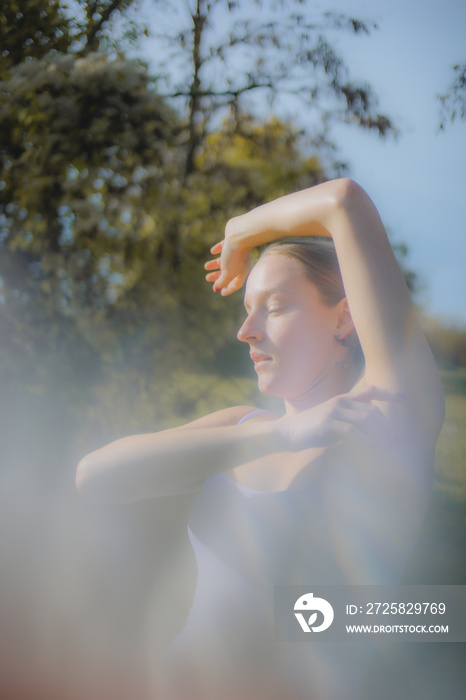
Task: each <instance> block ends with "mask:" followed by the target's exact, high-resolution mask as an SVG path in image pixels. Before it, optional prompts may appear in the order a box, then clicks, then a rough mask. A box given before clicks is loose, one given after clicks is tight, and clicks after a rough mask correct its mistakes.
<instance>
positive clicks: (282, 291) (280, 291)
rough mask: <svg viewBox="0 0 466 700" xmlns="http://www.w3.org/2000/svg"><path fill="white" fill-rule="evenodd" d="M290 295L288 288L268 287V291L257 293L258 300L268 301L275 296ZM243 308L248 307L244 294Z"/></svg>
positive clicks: (263, 290) (290, 291)
mask: <svg viewBox="0 0 466 700" xmlns="http://www.w3.org/2000/svg"><path fill="white" fill-rule="evenodd" d="M291 293H292V290H291V289H290V288H289V287H269V288H268V289H267V288H266V289H262V290H261V291H260V292H259V293H258V296H259V298H260V299H268V298H269V297H271V296H274V295H277V296H280V295H283V296H287V295H289V294H291ZM243 303H244V306H245V307H246V306H249V304H247V301H246V294H245V295H244V302H243Z"/></svg>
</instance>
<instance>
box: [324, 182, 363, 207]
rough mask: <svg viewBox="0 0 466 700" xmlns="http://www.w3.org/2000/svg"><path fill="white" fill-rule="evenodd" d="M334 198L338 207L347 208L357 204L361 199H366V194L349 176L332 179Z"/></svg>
mask: <svg viewBox="0 0 466 700" xmlns="http://www.w3.org/2000/svg"><path fill="white" fill-rule="evenodd" d="M332 182H333V185H334V198H335V203H336V205H337V206H338V207H343V208H349V207H352V206H355V205H356V206H358V205H359V204H360V203H361V201H362V200H367V198H368V195H367V194H366V192H365V191H364V190H363V188H362V187H361V186H360V185H358V183H357V182H355V181H354V180H352V179H351V178H349V177H342V178H339V179H337V180H333V181H332Z"/></svg>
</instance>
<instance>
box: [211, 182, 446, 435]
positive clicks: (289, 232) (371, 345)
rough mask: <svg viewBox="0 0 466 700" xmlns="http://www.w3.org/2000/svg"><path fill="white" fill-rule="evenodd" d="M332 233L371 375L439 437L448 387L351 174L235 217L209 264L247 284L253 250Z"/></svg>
mask: <svg viewBox="0 0 466 700" xmlns="http://www.w3.org/2000/svg"><path fill="white" fill-rule="evenodd" d="M312 235H327V236H331V237H332V238H333V240H334V243H335V249H336V252H337V256H338V260H339V264H340V269H341V273H342V278H343V283H344V286H345V290H346V296H347V300H348V305H349V308H350V311H351V315H352V318H353V321H354V324H355V328H356V331H357V333H358V336H359V340H360V342H361V346H362V349H363V352H364V356H365V360H366V373H365V380H366V381H367V383H369V384H375V385H377V386H382V387H385V388H387V389H390V390H391V391H396V392H402V393H403V394H405V395H406V396H407V402H406V404H405V405H406V407H407V409H408V410H409V411H410V416H411V417H412V419H413V421H415V419H416V417H417V418H419V421H418V425H417V426H416V427H419V428H420V429H421V431H422V433H423V434H426V435H429V436H431V437H432V438H433V440H434V441H435V439H436V437H437V435H438V432H439V430H440V427H441V424H442V421H443V393H442V389H441V384H440V379H439V374H438V370H437V367H436V365H435V361H434V359H433V357H432V353H431V350H430V348H429V345H428V343H427V341H426V339H425V337H424V335H423V333H422V331H421V329H420V326H419V323H418V320H417V317H416V313H415V309H414V307H413V304H412V302H411V298H410V294H409V290H408V288H407V285H406V282H405V279H404V277H403V273H402V271H401V269H400V267H399V265H398V263H397V261H396V258H395V256H394V254H393V251H392V249H391V246H390V243H389V241H388V238H387V234H386V231H385V229H384V226H383V224H382V221H381V219H380V216H379V214H378V212H377V209H376V208H375V206H374V204H373V202H372V201H371V199H370V198H369V196H368V195H367V194H366V192H365V191H364V190H363V189H362V188H361V187H360V186H359V185H357V184H356V183H355V182H353V181H352V180H349V179H347V178H343V179H339V180H332V181H329V182H326V183H323V184H320V185H317V186H315V187H311V188H309V189H307V190H302V191H300V192H296V193H294V194H290V195H287V196H285V197H281V198H279V199H276V200H274V201H273V202H270V203H268V204H265V205H263V206H261V207H258V208H256V209H254V210H252V211H250V212H248V213H247V214H244V215H242V216H238V217H235V218H234V219H232V220H231V221H229V222H228V224H227V227H226V231H225V240H224V241H223V242H222V243H221V244H218V245H217V246H214V248H213V249H212V252H213V253H214V254H215V253H219V252H221V257H220V261H219V262H217V261H211V262H210V263H207V265H206V268H207V269H209V270H215V269H216V267H218V265H219V264H220V266H221V269H220V270H219V271H218V272H211V273H210V274H209V275H208V276H207V279H209V280H210V281H213V282H214V289H215V290H217V291H218V290H221V291H222V294H229V293H231V292H233V291H235V290H236V289H238V288H239V287H240V286H241V284H242V283H243V281H244V279H245V276H246V274H247V269H248V259H249V252H250V250H251V249H252V248H253V247H255V246H258V245H261V244H263V243H268V242H271V241H273V240H277V239H279V238H284V237H287V236H312Z"/></svg>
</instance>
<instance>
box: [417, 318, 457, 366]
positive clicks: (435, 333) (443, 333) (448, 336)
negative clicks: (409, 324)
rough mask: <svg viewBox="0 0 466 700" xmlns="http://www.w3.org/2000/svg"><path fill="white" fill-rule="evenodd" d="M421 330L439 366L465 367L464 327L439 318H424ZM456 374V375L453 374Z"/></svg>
mask: <svg viewBox="0 0 466 700" xmlns="http://www.w3.org/2000/svg"><path fill="white" fill-rule="evenodd" d="M422 325H423V330H424V333H425V335H426V337H427V340H428V341H429V344H430V346H431V348H432V352H433V353H434V356H435V359H436V360H437V363H438V364H439V365H440V367H442V368H444V369H454V368H456V367H463V368H464V367H466V328H464V326H461V325H459V324H455V323H449V322H445V321H443V320H442V319H441V318H440V319H439V318H424V319H423V321H422ZM454 376H456V375H454Z"/></svg>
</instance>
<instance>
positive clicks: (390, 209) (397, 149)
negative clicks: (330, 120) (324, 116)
mask: <svg viewBox="0 0 466 700" xmlns="http://www.w3.org/2000/svg"><path fill="white" fill-rule="evenodd" d="M332 6H333V7H335V3H332ZM349 6H350V7H351V12H352V13H354V14H355V15H356V13H359V14H360V15H361V16H362V17H364V16H368V17H372V18H374V19H375V20H376V21H377V22H378V24H379V27H380V29H379V31H377V32H374V33H373V34H372V36H370V37H367V38H361V37H356V38H354V39H351V40H349V39H345V40H344V42H343V41H342V42H341V46H340V50H342V52H343V55H344V56H345V58H346V60H347V62H348V64H350V65H351V69H352V73H353V75H354V76H355V77H361V78H365V79H367V80H368V81H369V82H370V83H371V84H373V85H374V87H375V88H376V90H377V94H378V96H379V98H380V106H381V108H383V109H384V110H385V111H387V112H388V113H389V114H390V115H392V116H393V117H394V119H396V120H397V122H398V124H399V126H400V128H401V130H402V135H401V137H400V139H399V141H398V142H394V141H393V140H390V141H387V142H380V141H379V140H377V139H376V138H374V137H372V136H369V135H366V134H364V133H360V132H357V131H356V130H355V129H349V128H347V127H341V128H338V129H336V130H335V133H336V134H337V140H338V143H339V145H340V147H341V150H342V153H343V155H344V157H345V158H347V159H348V161H349V162H350V164H351V175H352V177H354V179H356V180H357V181H358V182H359V183H360V184H361V185H362V186H363V187H364V188H365V189H366V190H367V191H368V192H369V194H370V195H371V197H372V198H373V199H374V201H375V203H376V205H377V207H378V209H379V211H380V214H381V216H382V219H383V220H384V222H385V224H386V226H387V228H389V229H390V232H391V234H392V236H393V239H394V240H402V241H405V242H406V243H407V244H408V246H409V248H410V258H409V261H410V264H411V266H412V267H413V268H414V269H415V270H416V271H417V272H418V273H419V275H420V277H421V279H422V281H423V282H424V283H425V285H426V291H425V292H424V294H423V295H422V298H421V301H422V302H423V303H424V306H425V308H426V310H427V311H429V312H430V313H433V314H442V315H443V316H446V317H448V318H450V319H457V320H459V321H460V322H461V323H462V324H464V325H466V122H456V123H454V124H453V125H451V126H448V127H447V129H446V131H445V132H441V133H439V132H438V123H439V106H438V102H437V100H436V95H437V94H438V93H440V92H443V91H445V89H446V87H447V86H448V85H449V83H450V82H451V80H452V76H453V71H452V70H451V66H452V65H454V64H455V63H459V62H465V61H466V2H464V0H443V1H442V2H440V1H439V0H390V2H384V1H383V0H372V1H371V2H366V1H365V0H357V1H355V2H351V5H350V3H341V7H342V9H344V8H345V7H346V9H347V11H348V7H349Z"/></svg>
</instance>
